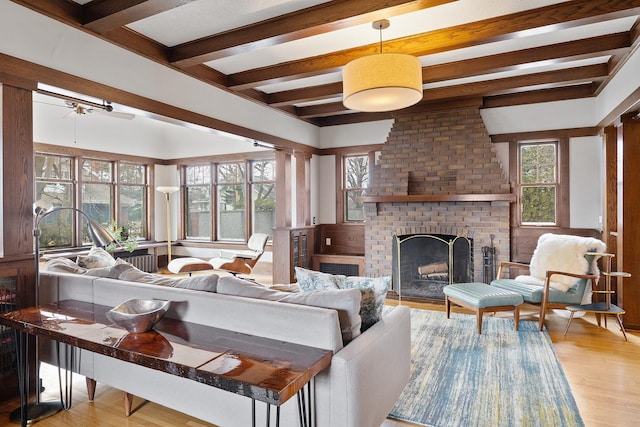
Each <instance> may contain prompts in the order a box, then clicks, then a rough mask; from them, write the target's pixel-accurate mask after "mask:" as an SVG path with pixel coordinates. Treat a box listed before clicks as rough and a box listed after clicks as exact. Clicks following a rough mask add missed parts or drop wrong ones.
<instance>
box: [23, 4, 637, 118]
mask: <svg viewBox="0 0 640 427" xmlns="http://www.w3.org/2000/svg"><path fill="white" fill-rule="evenodd" d="M13 1H14V2H15V3H18V4H21V5H23V6H26V7H29V8H31V9H33V10H35V11H37V12H40V13H42V14H45V15H48V16H50V17H52V18H55V19H57V20H59V21H62V22H64V23H65V24H68V25H70V26H73V27H77V28H79V29H82V30H83V31H86V32H88V33H90V34H93V35H95V36H96V37H100V38H102V39H104V40H107V41H110V42H111V43H114V44H116V45H118V46H121V47H124V48H126V49H128V50H130V51H132V52H135V53H137V54H139V55H143V56H145V57H147V58H150V59H152V60H154V61H156V62H158V63H160V64H163V65H165V66H167V67H172V68H174V69H178V70H180V71H181V72H183V73H185V74H187V75H189V76H192V77H194V78H196V79H199V80H201V81H204V82H207V83H209V84H211V85H214V86H216V87H219V88H222V89H224V90H227V91H230V92H233V93H235V94H237V95H238V96H241V97H244V98H248V99H252V100H254V101H255V102H258V103H261V104H264V105H267V106H270V107H271V108H275V109H279V110H282V111H284V112H286V113H288V114H291V115H293V116H296V117H298V118H300V119H302V120H306V121H308V122H311V123H313V124H316V125H318V126H329V125H335V124H346V123H357V122H364V121H372V120H381V119H386V118H390V117H392V114H393V113H360V112H355V111H349V110H347V109H345V107H344V106H343V105H342V99H341V97H342V93H341V92H342V82H341V69H342V67H343V66H344V65H345V64H346V63H348V62H349V61H350V60H352V59H355V58H358V57H360V56H363V55H367V54H372V53H376V52H378V51H379V48H380V44H379V38H380V34H379V33H378V32H377V31H375V30H373V29H372V28H371V23H372V22H373V21H375V20H377V19H381V18H387V19H389V20H390V21H391V27H390V28H389V29H387V30H384V31H383V32H382V39H383V43H382V47H383V51H385V52H401V53H407V54H411V55H415V56H417V57H419V58H420V60H421V62H422V65H423V68H422V75H423V81H424V88H425V90H424V96H423V99H422V101H420V102H419V103H418V104H416V105H415V106H413V107H409V108H408V109H405V110H401V112H402V113H404V112H409V111H428V110H433V109H442V108H449V107H456V106H465V105H478V106H480V107H498V106H513V105H522V104H528V103H539V102H549V101H558V100H570V99H577V98H586V97H593V96H597V95H598V93H599V92H600V91H601V90H602V88H603V87H604V86H605V85H606V84H607V82H608V80H609V79H611V78H612V76H613V75H614V74H615V73H616V70H617V69H618V68H619V67H620V66H621V64H623V63H624V61H625V58H626V57H627V56H628V55H629V54H630V52H631V51H632V49H633V48H634V47H635V45H636V44H637V43H638V36H639V34H640V31H639V24H638V17H639V15H640V0H574V1H558V0H537V1H526V2H525V1H522V0H458V1H455V0H422V1H406V0H404V1H403V0H395V1H394V0H386V1H382V0H335V1H322V0H296V1H291V0H195V1H193V0H192V1H190V0H148V1H144V0H105V1H103V0H92V1H86V0H85V1H83V0H76V1H70V0H47V1H42V0H13Z"/></svg>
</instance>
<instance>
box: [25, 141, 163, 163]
mask: <svg viewBox="0 0 640 427" xmlns="http://www.w3.org/2000/svg"><path fill="white" fill-rule="evenodd" d="M33 147H34V151H35V152H37V153H46V154H58V155H65V156H75V157H85V158H92V159H98V160H116V158H117V160H119V161H120V160H122V161H125V162H126V161H128V162H136V163H145V164H171V163H169V162H168V161H166V160H163V159H158V158H155V157H143V156H132V155H129V154H120V153H118V154H117V155H115V154H114V153H112V152H106V151H98V150H87V149H84V148H76V147H67V146H63V145H54V144H45V143H42V142H34V144H33Z"/></svg>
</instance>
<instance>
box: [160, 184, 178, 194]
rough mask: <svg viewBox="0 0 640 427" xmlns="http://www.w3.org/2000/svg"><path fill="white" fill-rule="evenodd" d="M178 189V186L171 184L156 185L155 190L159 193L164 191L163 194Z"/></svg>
mask: <svg viewBox="0 0 640 427" xmlns="http://www.w3.org/2000/svg"><path fill="white" fill-rule="evenodd" d="M179 189H180V187H172V186H158V187H156V190H157V191H159V192H161V193H164V194H171V193H175V192H176V191H178V190H179Z"/></svg>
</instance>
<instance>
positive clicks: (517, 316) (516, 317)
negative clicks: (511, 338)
mask: <svg viewBox="0 0 640 427" xmlns="http://www.w3.org/2000/svg"><path fill="white" fill-rule="evenodd" d="M513 323H514V324H515V328H516V331H517V330H518V327H519V326H518V325H519V324H520V306H519V305H516V306H515V307H514V308H513Z"/></svg>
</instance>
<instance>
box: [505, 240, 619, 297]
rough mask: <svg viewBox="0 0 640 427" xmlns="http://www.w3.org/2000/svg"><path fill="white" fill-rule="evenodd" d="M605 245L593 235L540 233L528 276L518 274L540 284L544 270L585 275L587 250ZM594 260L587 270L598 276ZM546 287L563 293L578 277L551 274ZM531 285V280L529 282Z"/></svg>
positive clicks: (598, 248)
mask: <svg viewBox="0 0 640 427" xmlns="http://www.w3.org/2000/svg"><path fill="white" fill-rule="evenodd" d="M606 249H607V247H606V245H605V244H604V242H602V241H600V240H598V239H594V238H593V237H580V236H571V235H563V234H552V233H547V234H543V235H542V236H540V238H539V239H538V245H537V246H536V249H535V251H534V252H533V257H531V264H530V266H529V273H530V274H531V276H532V277H531V278H528V277H526V276H525V277H522V278H520V277H518V279H520V280H521V281H523V282H533V281H537V280H532V279H538V280H539V281H541V282H542V284H544V280H545V277H546V275H547V271H564V272H567V273H574V274H587V273H588V272H589V263H588V262H587V259H586V258H585V257H584V256H585V253H587V252H600V253H602V252H604V251H606ZM596 260H597V258H595V259H594V262H593V265H592V266H591V271H592V272H593V273H594V274H596V276H598V275H599V273H600V271H599V270H598V266H597V264H596V262H595V261H596ZM551 279H552V282H551V283H550V286H551V287H552V288H554V289H557V290H559V291H562V292H566V291H568V290H569V288H570V287H572V286H573V285H575V284H576V283H577V282H578V280H580V279H578V278H575V277H569V276H561V275H554V276H552V278H551ZM532 284H533V283H532Z"/></svg>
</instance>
